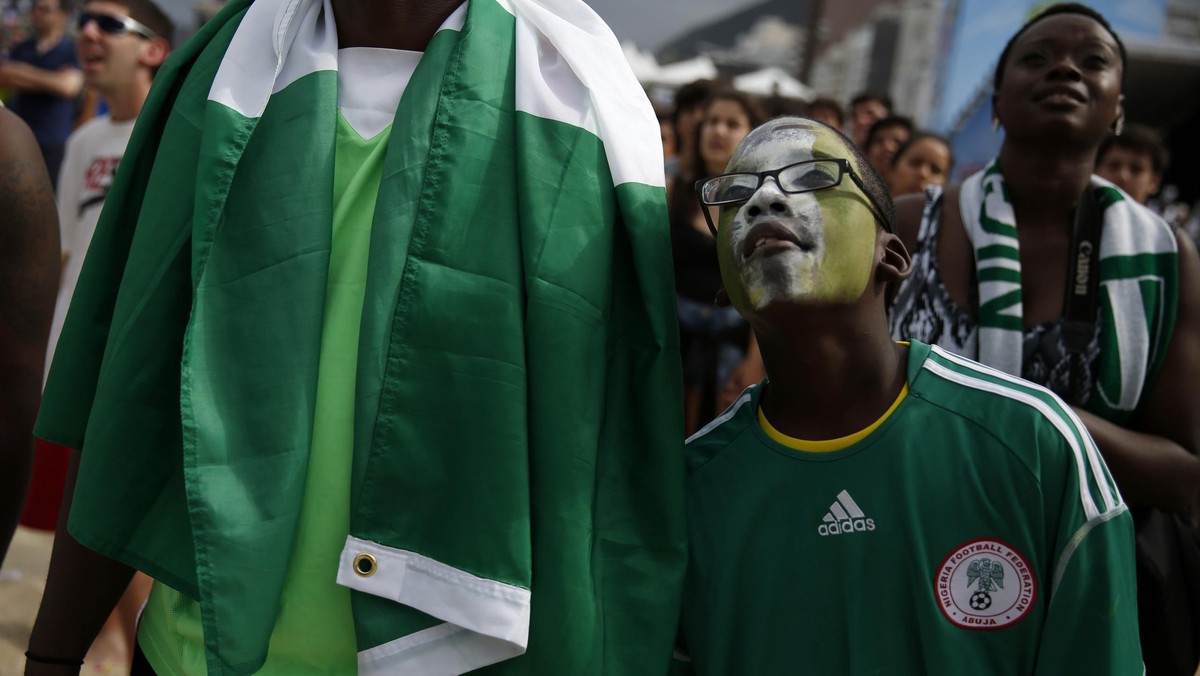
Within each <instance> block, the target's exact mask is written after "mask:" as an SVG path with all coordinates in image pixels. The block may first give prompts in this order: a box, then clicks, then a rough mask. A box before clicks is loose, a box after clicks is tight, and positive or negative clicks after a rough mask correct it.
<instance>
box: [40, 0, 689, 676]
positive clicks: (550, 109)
mask: <svg viewBox="0 0 1200 676" xmlns="http://www.w3.org/2000/svg"><path fill="white" fill-rule="evenodd" d="M336 49H337V45H336V32H335V30H334V25H333V16H332V11H331V8H330V6H329V4H328V3H327V2H326V3H324V4H322V3H321V2H319V1H318V0H258V1H257V2H255V3H253V4H251V3H250V2H248V1H247V0H234V1H233V2H231V3H230V5H229V6H227V7H226V8H225V9H224V10H223V11H222V12H221V13H220V14H219V15H218V16H217V17H216V19H214V20H213V21H211V22H210V23H209V24H207V25H206V26H205V27H204V28H203V29H202V30H201V32H200V33H199V34H198V35H197V36H196V37H195V38H194V39H193V40H192V41H190V42H189V43H187V45H185V46H184V47H183V48H182V49H181V50H180V51H179V52H178V53H176V54H175V55H174V56H173V57H172V58H171V59H170V60H169V61H168V63H167V64H166V65H165V66H164V67H163V69H162V70H161V71H160V73H159V74H158V76H157V79H156V82H155V85H154V89H153V91H152V92H151V94H150V98H149V99H148V101H147V103H146V106H145V108H144V110H143V113H142V116H141V118H140V119H139V121H138V123H137V127H136V129H135V131H134V134H133V138H132V140H131V143H130V146H129V150H128V152H127V153H126V155H125V159H124V161H123V162H122V165H121V168H120V171H119V173H118V176H117V178H116V181H115V182H114V186H113V190H112V193H111V194H110V195H109V197H108V201H107V204H106V207H105V211H104V214H103V216H102V217H101V221H100V224H99V227H98V229H97V232H96V236H95V239H94V240H93V243H92V246H91V250H90V252H89V254H88V258H87V262H86V263H85V266H84V269H83V273H82V276H81V279H80V283H79V288H78V290H77V292H76V294H75V299H74V302H73V303H72V306H71V310H70V313H69V315H68V317H67V322H66V326H65V328H64V332H63V337H62V340H61V342H60V344H59V347H58V350H57V357H56V359H55V362H54V365H53V367H52V369H51V373H50V379H49V383H48V385H47V389H46V396H45V401H44V403H43V408H42V412H41V416H40V419H39V421H38V428H37V432H38V435H39V436H41V437H43V438H46V439H48V440H51V441H54V442H57V443H61V444H64V445H67V446H71V447H75V448H81V449H82V455H81V458H82V460H81V465H80V470H79V477H78V484H77V488H76V492H75V498H74V506H73V509H72V512H71V516H70V529H71V532H72V533H73V534H74V535H75V536H76V537H77V538H78V539H79V540H80V541H81V542H82V543H84V544H85V545H87V546H89V547H91V548H93V549H96V550H97V551H100V552H102V553H104V554H106V555H108V556H111V557H113V558H116V559H119V560H121V561H124V562H126V563H129V564H131V565H133V566H135V567H137V568H139V569H141V570H143V571H146V572H147V573H149V574H150V575H152V576H154V577H155V578H157V579H159V580H161V581H162V582H164V583H166V584H168V585H170V586H171V587H173V588H175V589H177V590H180V591H181V592H184V593H186V594H187V595H189V596H192V597H193V598H196V599H198V600H199V601H200V603H201V613H202V617H203V624H204V633H205V641H206V650H207V662H208V666H209V670H210V672H211V673H250V672H253V671H254V670H255V669H257V668H258V667H259V666H261V664H262V661H263V659H264V658H265V654H266V649H267V642H268V639H269V637H270V633H271V627H272V625H273V623H274V618H275V614H276V612H277V610H278V604H279V596H280V590H281V588H282V586H283V582H284V574H285V571H286V568H287V563H288V558H289V554H290V552H291V551H292V548H293V545H294V544H295V542H294V541H295V533H296V523H297V518H298V516H299V511H300V506H301V502H302V499H303V488H304V484H305V472H306V469H307V459H308V452H309V447H310V443H311V435H312V427H313V425H312V422H313V411H314V405H315V404H314V395H315V392H316V377H317V363H318V360H317V355H318V353H319V350H320V338H321V322H322V310H323V305H324V294H325V289H326V276H327V273H328V265H329V253H330V223H331V219H332V198H333V195H332V191H333V160H334V130H335V124H336V115H337V108H336V106H337V96H336V87H337V73H336V70H335V68H336ZM657 134H658V131H657V124H656V122H655V118H654V116H653V115H652V112H651V111H650V108H649V104H648V102H647V101H646V99H645V96H644V94H643V93H642V91H641V89H640V88H639V87H638V85H637V83H636V81H634V79H633V77H632V75H631V73H630V72H629V69H628V67H627V66H626V64H625V61H624V60H623V56H622V54H621V51H620V48H619V46H618V45H617V43H616V41H615V39H614V38H613V37H612V35H611V33H610V32H609V31H608V29H607V28H606V27H605V26H604V25H603V23H602V22H601V21H600V20H599V19H598V18H597V17H596V16H595V14H594V13H592V12H591V10H589V9H588V8H587V7H586V6H585V5H584V4H583V3H582V2H581V1H579V0H504V1H502V2H501V1H498V0H472V1H471V3H470V5H469V7H468V8H467V10H466V12H465V19H463V20H461V21H460V22H459V23H458V24H455V23H453V22H448V25H447V26H443V30H441V31H439V32H438V33H437V35H436V36H435V37H434V38H433V40H432V42H431V43H430V44H429V46H428V48H427V50H426V52H425V55H424V56H423V58H422V59H421V62H420V65H419V66H418V68H417V71H416V73H415V74H414V75H413V78H412V80H411V82H410V84H409V85H408V88H407V90H406V91H405V94H404V98H403V99H402V101H401V104H400V107H399V110H398V112H397V115H396V119H395V121H394V124H393V132H392V135H391V140H390V145H389V147H388V150H387V157H386V159H385V162H384V168H383V178H382V182H381V185H380V190H379V198H378V206H377V208H376V211H375V215H374V219H373V225H372V229H371V238H372V240H371V248H370V258H369V265H368V271H367V288H366V297H365V302H364V307H363V313H362V322H361V338H360V343H359V357H358V372H357V393H356V401H355V412H356V413H355V415H356V420H355V435H354V448H353V449H352V453H351V451H350V449H348V450H347V462H352V463H353V475H352V476H353V483H352V492H351V495H352V498H351V499H352V504H351V509H352V511H351V523H350V534H349V537H348V538H347V540H346V544H345V549H344V551H343V553H342V562H341V565H340V567H339V571H338V582H339V583H340V584H343V585H345V586H347V587H349V588H351V589H353V590H354V593H353V598H352V604H353V611H354V622H355V633H356V635H357V641H358V646H359V668H360V670H361V671H363V672H375V673H460V672H463V671H468V670H471V669H476V668H480V667H485V666H488V665H494V666H493V667H492V669H493V670H495V671H497V673H571V674H581V673H595V674H600V673H603V674H624V673H636V674H642V673H654V672H655V671H660V670H664V671H665V669H666V667H667V664H668V662H669V658H670V647H671V643H672V641H673V637H674V633H675V626H676V617H677V606H678V598H679V587H680V584H681V578H682V572H683V570H682V566H683V562H684V556H683V554H684V552H683V550H684V542H683V538H684V535H683V532H684V531H683V502H682V467H681V447H682V430H681V416H680V411H679V403H680V392H679V386H680V385H679V384H680V376H679V357H678V339H677V333H676V325H675V316H674V305H673V287H672V283H671V276H670V251H669V241H668V234H667V229H666V215H665V203H664V195H663V175H662V174H663V172H662V156H661V153H660V146H659V142H658V135H657ZM372 562H373V563H372Z"/></svg>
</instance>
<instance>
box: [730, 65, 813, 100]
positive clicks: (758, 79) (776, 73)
mask: <svg viewBox="0 0 1200 676" xmlns="http://www.w3.org/2000/svg"><path fill="white" fill-rule="evenodd" d="M733 86H734V87H736V88H737V89H740V90H741V91H744V92H746V93H747V94H754V95H756V96H772V95H774V96H786V97H788V98H791V99H801V100H803V101H811V100H812V99H814V98H816V96H817V93H816V91H814V90H813V88H812V87H809V86H808V85H806V84H804V83H803V82H801V81H799V80H797V79H796V78H794V77H792V76H791V75H789V74H788V73H787V71H785V70H783V69H782V68H778V67H775V66H771V67H769V68H763V69H762V70H756V71H754V72H752V73H746V74H745V75H739V76H738V77H735V78H734V79H733Z"/></svg>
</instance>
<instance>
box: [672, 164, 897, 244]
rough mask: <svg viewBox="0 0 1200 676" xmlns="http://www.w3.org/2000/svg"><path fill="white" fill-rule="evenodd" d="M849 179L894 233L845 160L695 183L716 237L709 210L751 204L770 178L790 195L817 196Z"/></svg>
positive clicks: (800, 165) (885, 225)
mask: <svg viewBox="0 0 1200 676" xmlns="http://www.w3.org/2000/svg"><path fill="white" fill-rule="evenodd" d="M847 174H848V175H849V176H850V180H852V181H854V185H856V186H858V189H859V190H861V191H862V194H864V195H866V196H867V201H869V202H870V203H871V211H872V212H874V214H875V218H876V219H878V221H879V223H880V224H881V225H882V226H883V227H884V229H886V230H887V231H888V232H895V229H894V228H893V227H892V222H891V221H890V220H888V219H886V218H884V217H883V209H881V208H880V207H879V203H878V202H876V201H875V198H874V197H872V196H871V193H870V191H868V190H867V188H866V186H864V185H863V182H862V178H860V177H859V175H858V173H857V172H855V171H854V167H851V166H850V161H849V160H846V159H842V158H834V159H828V160H807V161H805V162H797V163H796V164H789V165H788V166H786V167H781V168H779V169H773V170H771V171H758V172H739V173H736V174H722V175H720V176H714V177H712V178H707V179H701V180H699V181H696V197H697V198H698V199H699V200H700V210H701V211H703V212H704V220H705V221H707V222H708V229H709V230H711V231H712V233H713V236H714V237H715V236H716V234H717V225H716V224H715V223H713V220H712V216H711V215H710V214H709V213H708V207H719V206H725V205H729V204H740V203H742V202H748V201H750V198H751V197H753V196H754V193H756V192H758V189H759V188H761V187H762V184H763V181H765V180H766V179H767V177H768V176H769V177H771V178H773V179H775V183H776V184H777V185H778V186H779V189H780V190H782V191H783V192H785V193H787V194H789V195H795V194H798V193H805V192H814V191H816V190H824V189H825V188H832V187H834V186H835V185H838V184H839V183H841V182H842V177H844V176H846V175H847Z"/></svg>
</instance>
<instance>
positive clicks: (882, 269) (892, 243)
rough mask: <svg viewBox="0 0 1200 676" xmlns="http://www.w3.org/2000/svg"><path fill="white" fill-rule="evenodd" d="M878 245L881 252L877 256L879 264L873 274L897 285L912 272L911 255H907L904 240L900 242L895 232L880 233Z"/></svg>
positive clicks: (885, 281) (881, 279)
mask: <svg viewBox="0 0 1200 676" xmlns="http://www.w3.org/2000/svg"><path fill="white" fill-rule="evenodd" d="M880 245H881V248H882V249H883V252H882V254H881V255H880V257H879V265H878V266H876V268H875V274H876V275H877V276H878V278H879V280H880V281H882V282H884V283H886V284H892V285H895V286H899V285H900V282H903V281H904V280H906V279H908V276H909V275H910V274H912V256H909V255H908V249H905V248H904V242H901V241H900V238H899V237H898V236H897V235H896V234H895V233H891V232H883V233H881V234H880Z"/></svg>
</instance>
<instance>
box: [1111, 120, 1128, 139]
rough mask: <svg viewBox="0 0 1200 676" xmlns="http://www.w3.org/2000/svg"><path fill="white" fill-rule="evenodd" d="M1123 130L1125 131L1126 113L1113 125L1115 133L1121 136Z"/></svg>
mask: <svg viewBox="0 0 1200 676" xmlns="http://www.w3.org/2000/svg"><path fill="white" fill-rule="evenodd" d="M1123 131H1125V116H1124V115H1122V116H1121V117H1118V118H1117V123H1116V124H1114V125H1113V134H1114V135H1115V136H1120V135H1121V132H1123Z"/></svg>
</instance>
